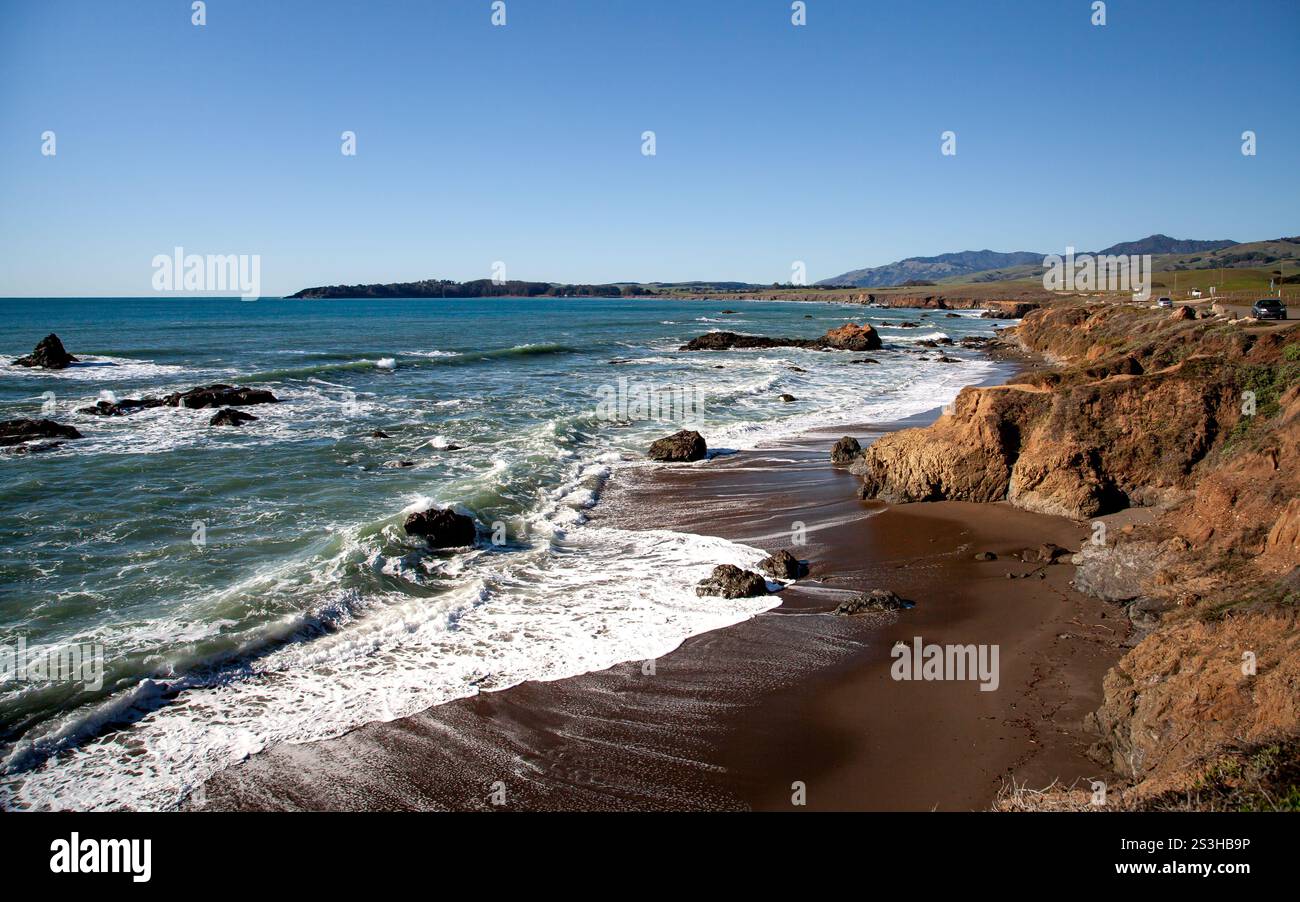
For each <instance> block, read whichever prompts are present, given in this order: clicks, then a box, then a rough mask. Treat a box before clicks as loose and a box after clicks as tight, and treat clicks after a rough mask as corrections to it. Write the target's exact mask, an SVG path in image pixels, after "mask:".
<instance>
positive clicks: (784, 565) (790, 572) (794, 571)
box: [758, 551, 808, 579]
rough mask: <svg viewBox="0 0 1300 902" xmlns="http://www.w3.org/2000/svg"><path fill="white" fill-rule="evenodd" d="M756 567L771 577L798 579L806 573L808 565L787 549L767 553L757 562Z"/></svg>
mask: <svg viewBox="0 0 1300 902" xmlns="http://www.w3.org/2000/svg"><path fill="white" fill-rule="evenodd" d="M758 569H760V570H762V571H763V572H764V573H766V574H767V575H768V576H770V577H772V578H773V579H799V578H800V577H801V576H807V575H808V565H807V564H804V563H801V562H800V560H799V559H798V558H797V557H795V556H794V555H793V554H791V553H790V552H788V551H778V552H777V553H776V554H769V555H768V556H767V557H765V558H763V560H762V561H760V562H759V564H758Z"/></svg>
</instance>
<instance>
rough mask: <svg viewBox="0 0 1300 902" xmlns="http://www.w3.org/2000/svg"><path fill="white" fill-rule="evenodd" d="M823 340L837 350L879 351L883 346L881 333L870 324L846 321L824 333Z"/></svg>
mask: <svg viewBox="0 0 1300 902" xmlns="http://www.w3.org/2000/svg"><path fill="white" fill-rule="evenodd" d="M822 341H823V342H824V343H825V345H826V346H827V347H830V348H834V349H836V350H837V351H878V350H880V348H881V342H880V333H879V332H877V331H876V330H875V329H874V328H872V327H871V326H870V325H869V324H868V325H863V326H858V325H855V324H853V323H845V324H844V325H842V326H840V327H839V328H838V329H831V330H830V331H829V332H827V333H826V334H825V335H823V336H822Z"/></svg>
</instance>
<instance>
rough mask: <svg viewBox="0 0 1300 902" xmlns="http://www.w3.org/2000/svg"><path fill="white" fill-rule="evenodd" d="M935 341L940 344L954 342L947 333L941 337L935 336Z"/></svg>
mask: <svg viewBox="0 0 1300 902" xmlns="http://www.w3.org/2000/svg"><path fill="white" fill-rule="evenodd" d="M935 341H937V342H938V343H939V344H941V345H951V344H955V342H954V341H953V340H952V339H951V338H949V337H948V336H947V335H945V336H944V337H943V338H936V339H935Z"/></svg>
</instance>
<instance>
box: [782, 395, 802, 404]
mask: <svg viewBox="0 0 1300 902" xmlns="http://www.w3.org/2000/svg"><path fill="white" fill-rule="evenodd" d="M781 400H782V401H784V402H785V403H786V404H789V403H790V402H791V401H798V400H799V399H798V398H796V397H795V396H794V395H788V394H786V395H782V396H781Z"/></svg>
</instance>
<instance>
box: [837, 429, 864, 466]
mask: <svg viewBox="0 0 1300 902" xmlns="http://www.w3.org/2000/svg"><path fill="white" fill-rule="evenodd" d="M861 453H862V446H861V445H859V444H858V440H857V439H855V438H854V437H853V436H851V435H846V436H844V438H842V439H840V440H839V441H838V442H836V443H835V444H834V446H833V447H832V448H831V462H832V463H837V464H850V463H853V459H854V458H855V457H857V456H858V455H859V454H861Z"/></svg>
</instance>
